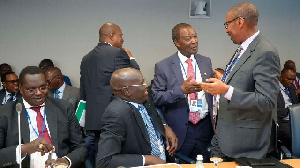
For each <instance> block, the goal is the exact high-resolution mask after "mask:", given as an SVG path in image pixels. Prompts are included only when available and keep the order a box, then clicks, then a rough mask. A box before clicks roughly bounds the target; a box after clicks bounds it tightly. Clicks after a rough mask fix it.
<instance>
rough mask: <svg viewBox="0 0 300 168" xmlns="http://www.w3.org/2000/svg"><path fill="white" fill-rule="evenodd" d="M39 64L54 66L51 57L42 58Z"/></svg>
mask: <svg viewBox="0 0 300 168" xmlns="http://www.w3.org/2000/svg"><path fill="white" fill-rule="evenodd" d="M41 64H46V65H48V66H51V67H54V64H53V61H52V60H51V59H48V58H46V59H43V60H42V61H41V62H40V65H41Z"/></svg>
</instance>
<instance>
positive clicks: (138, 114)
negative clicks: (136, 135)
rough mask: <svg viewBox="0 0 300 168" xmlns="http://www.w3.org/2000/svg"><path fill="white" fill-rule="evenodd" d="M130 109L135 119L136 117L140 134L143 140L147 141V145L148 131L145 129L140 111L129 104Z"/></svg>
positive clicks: (148, 140)
mask: <svg viewBox="0 0 300 168" xmlns="http://www.w3.org/2000/svg"><path fill="white" fill-rule="evenodd" d="M130 108H131V110H133V114H134V116H135V119H136V122H137V124H138V126H139V127H140V129H141V131H142V134H143V136H144V138H145V140H146V141H147V143H148V144H149V145H151V144H150V138H149V135H148V132H147V129H146V127H145V124H144V121H143V118H142V115H141V113H140V112H139V110H138V109H136V108H135V107H134V106H133V105H131V106H130Z"/></svg>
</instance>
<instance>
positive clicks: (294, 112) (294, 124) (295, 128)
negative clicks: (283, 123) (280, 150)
mask: <svg viewBox="0 0 300 168" xmlns="http://www.w3.org/2000/svg"><path fill="white" fill-rule="evenodd" d="M289 112H290V123H291V139H292V151H291V152H292V155H293V156H295V157H297V158H300V104H294V105H291V106H289Z"/></svg>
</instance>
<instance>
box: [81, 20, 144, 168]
mask: <svg viewBox="0 0 300 168" xmlns="http://www.w3.org/2000/svg"><path fill="white" fill-rule="evenodd" d="M122 35H123V34H122V31H121V28H120V27H119V26H118V25H116V24H114V23H105V24H104V25H102V26H101V28H100V30H99V43H98V45H97V46H96V47H95V48H94V49H93V50H92V51H90V52H89V53H88V54H87V55H86V56H84V57H83V59H82V61H81V65H80V75H81V76H80V100H83V101H86V115H85V121H86V122H85V126H84V127H85V129H86V130H87V139H86V145H87V146H88V147H89V151H90V152H89V162H90V164H91V165H87V166H88V167H94V165H95V153H96V150H97V144H98V141H99V135H100V129H101V122H100V121H101V117H102V115H103V113H104V110H105V108H106V107H107V106H108V104H109V101H110V98H111V96H112V89H111V87H110V84H109V81H110V77H111V74H112V73H113V72H114V71H115V70H117V69H120V68H125V67H135V68H138V65H137V64H136V62H134V63H135V64H134V63H132V62H131V60H132V61H134V60H133V59H130V58H129V56H128V54H127V53H126V51H124V50H123V49H122V44H123V42H124V40H123V37H122Z"/></svg>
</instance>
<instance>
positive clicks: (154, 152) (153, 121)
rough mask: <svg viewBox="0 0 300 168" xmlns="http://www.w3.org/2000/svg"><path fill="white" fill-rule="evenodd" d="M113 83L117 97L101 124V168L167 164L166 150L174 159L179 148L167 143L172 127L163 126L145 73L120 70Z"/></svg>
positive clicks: (114, 98)
mask: <svg viewBox="0 0 300 168" xmlns="http://www.w3.org/2000/svg"><path fill="white" fill-rule="evenodd" d="M110 83H111V87H112V89H113V94H114V97H113V98H112V100H111V102H110V104H109V106H108V107H107V108H106V110H105V112H104V114H103V117H102V121H101V123H102V128H101V134H100V141H99V145H98V151H99V152H98V154H97V167H98V168H102V167H111V168H113V167H118V166H125V167H133V166H143V165H145V166H146V165H153V164H161V163H165V162H166V155H165V150H167V151H168V152H169V154H170V155H173V154H174V153H175V151H176V148H177V144H176V146H174V145H175V144H169V140H166V137H165V130H166V129H164V127H165V128H166V127H168V126H163V122H162V120H161V118H160V116H159V114H158V113H157V111H156V109H155V106H154V105H153V104H152V103H151V102H149V101H148V91H147V90H148V88H147V86H148V85H147V84H146V83H145V79H144V78H143V75H142V73H141V72H140V71H138V70H136V69H134V68H123V69H119V70H116V71H115V72H114V73H113V74H112V77H111V81H110ZM166 131H167V130H166ZM173 134H174V133H173ZM169 145H172V146H173V147H171V148H172V149H171V148H170V146H169ZM165 147H166V148H165Z"/></svg>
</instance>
